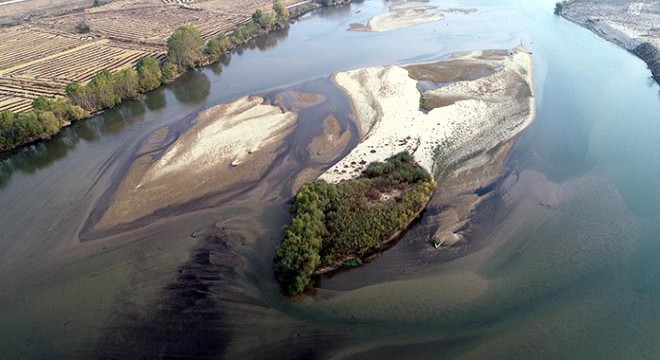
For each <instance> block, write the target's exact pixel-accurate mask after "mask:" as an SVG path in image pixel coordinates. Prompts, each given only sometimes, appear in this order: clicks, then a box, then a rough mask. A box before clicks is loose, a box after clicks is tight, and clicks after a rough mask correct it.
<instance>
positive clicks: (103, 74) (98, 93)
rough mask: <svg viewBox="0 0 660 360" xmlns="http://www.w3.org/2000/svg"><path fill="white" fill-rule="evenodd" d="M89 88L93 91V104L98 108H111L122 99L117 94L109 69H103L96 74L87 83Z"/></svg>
mask: <svg viewBox="0 0 660 360" xmlns="http://www.w3.org/2000/svg"><path fill="white" fill-rule="evenodd" d="M87 89H88V90H89V91H90V93H91V97H92V102H93V103H92V106H93V107H94V108H95V109H96V110H101V109H107V108H111V107H113V106H115V105H116V104H117V103H118V102H119V101H120V99H119V98H118V97H117V96H116V95H115V86H114V83H113V76H112V73H110V71H108V70H101V71H100V72H99V73H98V74H96V76H94V78H92V81H90V82H89V84H87Z"/></svg>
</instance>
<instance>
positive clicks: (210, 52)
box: [0, 0, 338, 152]
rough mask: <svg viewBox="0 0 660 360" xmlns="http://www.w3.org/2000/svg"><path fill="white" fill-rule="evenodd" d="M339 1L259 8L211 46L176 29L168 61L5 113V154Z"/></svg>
mask: <svg viewBox="0 0 660 360" xmlns="http://www.w3.org/2000/svg"><path fill="white" fill-rule="evenodd" d="M336 2H338V1H336V0H320V1H319V2H318V3H316V2H314V3H310V4H306V5H303V6H300V7H296V8H295V9H293V10H292V11H291V13H290V12H289V11H288V9H287V7H286V6H285V5H284V4H283V3H282V2H281V1H280V0H278V1H276V2H274V3H273V11H272V12H264V11H262V10H256V11H255V12H254V13H253V14H252V18H251V19H250V20H249V21H248V22H246V23H245V24H243V25H241V26H240V27H238V28H236V29H235V30H234V31H233V32H232V33H231V34H228V35H225V34H220V35H219V36H218V37H216V38H214V39H211V40H209V41H208V42H207V43H206V44H205V43H204V41H203V40H202V37H201V34H200V32H199V30H197V29H196V28H195V27H193V26H191V25H184V26H181V27H180V28H178V29H176V30H175V31H174V34H172V36H170V37H169V39H168V40H167V47H168V51H167V59H166V60H165V62H163V63H160V62H159V61H158V60H157V59H156V58H153V57H144V58H142V59H140V60H139V61H138V63H137V65H136V66H135V68H128V69H123V70H120V71H116V72H114V73H112V72H110V71H108V70H103V71H101V72H99V73H98V74H96V76H94V78H93V79H92V80H91V81H90V82H88V83H87V84H84V85H83V84H80V83H77V82H73V83H71V84H69V85H67V87H66V95H65V96H64V97H62V98H57V99H49V98H45V97H42V96H40V97H38V98H36V99H35V100H34V101H33V103H32V110H30V111H27V112H21V113H18V114H16V113H14V112H12V111H11V110H5V111H2V112H0V152H2V151H7V150H11V149H13V148H16V147H18V146H20V145H23V144H26V143H30V142H33V141H36V140H40V139H47V138H49V137H51V136H52V135H54V134H56V133H57V132H59V131H60V129H61V128H62V127H64V126H67V125H69V124H70V123H71V122H73V121H77V120H80V119H84V118H87V117H89V116H90V115H93V114H95V113H98V112H99V111H102V110H105V109H109V108H111V107H113V106H116V105H118V104H120V103H121V102H122V101H124V100H129V99H137V98H139V97H140V96H141V95H143V94H144V93H146V92H147V91H150V90H153V89H155V88H157V87H159V86H161V84H166V83H169V82H171V81H173V80H174V79H176V77H177V76H179V75H180V74H182V73H183V72H185V71H187V70H189V69H192V68H195V67H200V66H204V65H207V64H210V63H213V62H216V61H218V60H219V59H220V57H221V56H222V55H223V54H225V53H227V52H229V51H230V50H232V49H234V48H235V47H236V46H239V45H241V44H245V43H246V42H248V41H249V40H251V39H254V38H255V37H257V36H260V35H263V34H266V33H268V32H269V31H271V30H275V29H280V28H284V27H286V26H288V22H289V20H290V19H291V18H295V17H297V16H299V15H301V14H303V13H305V12H307V11H309V10H311V9H313V8H315V7H318V6H321V5H324V6H325V5H333V4H334V3H336Z"/></svg>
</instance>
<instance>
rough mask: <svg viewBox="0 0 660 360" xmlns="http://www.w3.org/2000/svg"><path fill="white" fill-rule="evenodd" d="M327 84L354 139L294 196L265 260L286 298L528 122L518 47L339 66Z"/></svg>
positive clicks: (362, 248) (397, 222) (373, 240)
mask: <svg viewBox="0 0 660 360" xmlns="http://www.w3.org/2000/svg"><path fill="white" fill-rule="evenodd" d="M334 81H335V82H336V83H337V85H338V86H340V87H341V88H342V89H343V90H344V91H345V92H346V93H347V94H348V95H349V98H350V99H351V101H352V104H353V106H354V112H355V120H356V124H357V127H358V130H359V131H360V143H359V144H358V145H357V146H356V147H355V148H354V149H353V150H352V151H351V152H350V153H349V154H348V155H347V156H345V157H344V158H342V159H341V160H339V162H337V163H336V164H335V165H333V166H332V167H331V168H329V169H328V170H327V171H326V172H325V173H324V174H322V175H321V177H320V179H319V180H316V181H314V182H312V183H309V184H306V185H304V186H303V187H302V188H301V189H300V191H299V192H298V193H297V194H296V196H295V201H294V205H293V219H292V222H291V225H290V226H289V227H287V228H286V229H285V230H284V235H283V239H282V242H281V244H280V245H279V246H278V248H277V250H276V253H275V257H274V261H275V271H276V274H277V278H278V280H279V282H280V284H281V286H282V289H283V291H284V292H285V293H287V294H288V295H296V294H299V293H301V292H302V291H304V290H305V288H306V287H308V286H309V284H310V282H311V280H312V278H313V277H314V276H315V275H319V274H322V273H326V272H328V271H332V270H335V269H338V268H340V267H354V266H358V265H360V264H361V263H362V260H363V257H364V256H365V255H369V254H370V253H372V252H374V251H378V250H380V249H383V248H385V247H386V245H387V243H388V242H390V241H391V240H393V239H394V238H396V237H397V236H398V235H399V234H400V233H401V232H402V231H404V230H405V229H406V227H408V226H409V225H410V224H411V223H412V221H413V220H414V219H415V218H416V217H417V216H418V215H419V214H420V213H421V212H422V211H423V209H424V208H425V206H426V204H427V203H428V201H429V200H430V198H431V196H432V195H433V191H434V189H435V188H436V183H435V182H434V181H442V178H443V177H444V176H447V174H449V173H451V172H454V171H458V169H461V170H465V169H470V168H473V167H477V166H479V165H481V162H482V161H483V157H481V156H480V155H481V154H484V153H486V152H488V151H489V150H491V149H493V148H495V147H496V146H497V145H498V144H500V143H502V142H504V141H507V140H509V139H511V138H513V137H514V136H515V135H517V134H519V133H520V132H521V131H522V130H523V129H525V128H526V127H527V126H528V125H529V124H530V123H531V121H532V120H533V118H534V96H533V88H532V61H531V56H530V54H529V53H528V52H527V51H526V50H525V49H524V48H522V47H518V48H516V49H514V50H511V51H498V50H493V51H475V52H468V53H457V54H454V55H452V56H451V57H450V58H449V59H447V60H444V61H440V62H437V63H429V64H417V65H409V66H388V67H375V68H367V69H360V70H353V71H347V72H342V73H338V74H335V76H334ZM434 179H435V180H434ZM448 236H449V237H453V236H455V234H454V233H452V232H449V233H448Z"/></svg>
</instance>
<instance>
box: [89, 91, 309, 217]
mask: <svg viewBox="0 0 660 360" xmlns="http://www.w3.org/2000/svg"><path fill="white" fill-rule="evenodd" d="M297 117H298V115H297V114H296V113H294V112H288V111H284V110H282V109H281V108H279V107H277V106H272V105H268V104H264V100H263V98H261V97H258V96H249V97H243V98H240V99H238V100H236V101H234V102H232V103H229V104H223V105H219V106H216V107H213V108H211V109H208V110H206V111H203V112H202V113H200V114H199V116H198V118H197V123H196V124H195V125H194V126H193V127H192V128H190V129H189V130H187V131H186V132H185V133H183V134H182V135H181V136H180V137H179V138H178V139H176V141H174V143H172V144H171V145H170V146H168V147H166V148H165V149H164V151H163V152H162V154H161V155H153V154H151V153H150V154H149V155H143V156H141V157H139V158H137V159H136V160H135V161H134V163H133V164H132V166H131V169H130V170H129V172H128V174H127V176H126V177H125V178H124V180H123V181H122V183H121V184H120V185H119V187H118V189H117V191H116V193H115V195H114V196H113V198H112V200H111V202H110V204H109V206H108V208H107V210H106V211H105V213H104V214H103V216H102V217H101V219H100V221H99V223H98V224H97V225H96V229H97V230H98V229H107V228H110V227H112V226H115V225H118V224H127V223H132V222H134V221H136V220H138V219H141V218H144V217H146V216H148V215H151V214H152V213H154V212H155V211H157V210H162V209H164V208H167V207H170V206H173V205H177V204H182V203H185V202H187V201H190V200H193V199H195V198H198V197H199V196H202V195H204V194H209V193H214V192H219V191H222V190H225V189H228V188H230V187H232V186H235V185H238V184H244V183H246V182H249V181H253V180H258V179H259V177H260V176H261V175H262V174H263V172H264V171H265V170H266V169H267V168H268V167H269V166H270V164H272V161H273V160H274V159H275V158H276V156H277V153H278V152H277V147H278V146H279V144H280V142H281V140H283V139H284V137H285V136H286V135H288V134H289V133H290V131H291V130H292V129H293V125H294V124H295V122H296V120H297ZM147 145H148V146H149V147H153V145H152V144H149V143H148V144H147Z"/></svg>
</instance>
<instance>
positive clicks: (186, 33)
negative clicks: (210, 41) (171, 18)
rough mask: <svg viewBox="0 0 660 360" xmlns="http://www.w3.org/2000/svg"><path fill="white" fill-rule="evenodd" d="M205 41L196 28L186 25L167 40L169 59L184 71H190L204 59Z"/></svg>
mask: <svg viewBox="0 0 660 360" xmlns="http://www.w3.org/2000/svg"><path fill="white" fill-rule="evenodd" d="M203 49H204V41H203V40H202V36H201V34H200V33H199V30H197V29H196V28H195V27H194V26H191V25H184V26H181V27H179V28H178V29H176V30H175V31H174V34H172V36H170V37H169V38H168V39H167V59H168V60H169V61H170V62H171V63H173V64H175V65H176V66H178V67H180V68H182V69H190V68H193V67H195V66H197V64H199V62H200V61H201V60H202V59H203V54H202V50H203Z"/></svg>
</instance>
